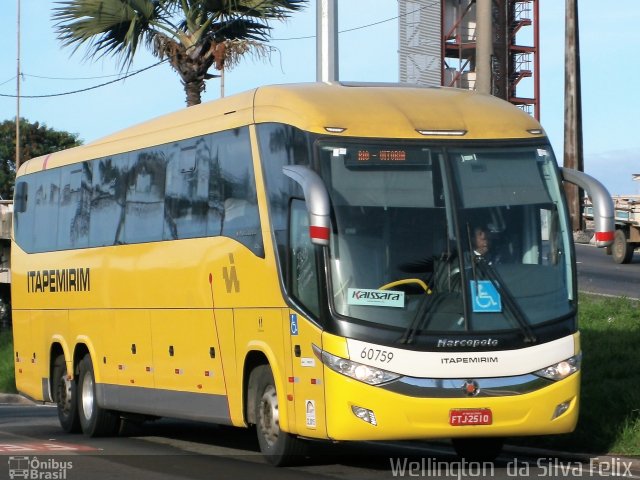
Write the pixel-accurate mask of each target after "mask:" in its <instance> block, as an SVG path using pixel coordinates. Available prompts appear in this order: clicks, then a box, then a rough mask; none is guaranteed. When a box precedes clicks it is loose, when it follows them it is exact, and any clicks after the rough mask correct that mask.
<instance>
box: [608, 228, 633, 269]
mask: <svg viewBox="0 0 640 480" xmlns="http://www.w3.org/2000/svg"><path fill="white" fill-rule="evenodd" d="M633 247H634V245H633V243H629V242H627V234H626V233H625V231H624V230H623V229H621V228H618V229H616V233H615V234H614V236H613V246H612V248H611V254H612V255H613V261H614V262H616V263H629V262H630V261H631V259H632V258H633Z"/></svg>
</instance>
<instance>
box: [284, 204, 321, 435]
mask: <svg viewBox="0 0 640 480" xmlns="http://www.w3.org/2000/svg"><path fill="white" fill-rule="evenodd" d="M289 225H290V231H289V248H288V252H289V262H288V264H289V268H290V270H289V275H288V277H289V279H288V283H289V286H288V289H289V291H290V293H291V295H292V296H293V297H294V298H295V300H296V301H297V302H299V303H300V304H302V305H303V306H304V307H305V308H306V309H307V310H309V312H310V313H311V314H315V315H316V316H318V315H319V290H318V288H319V285H318V278H319V277H318V275H319V272H318V261H317V258H318V255H319V249H320V248H321V247H319V246H316V245H313V244H312V243H311V239H310V238H309V213H308V211H307V208H306V206H305V202H304V201H303V200H296V199H294V200H292V203H291V210H290V221H289ZM309 316H310V315H309ZM285 322H287V323H288V331H289V335H288V337H289V339H290V343H289V345H288V348H289V349H290V358H291V361H292V374H293V375H292V378H290V380H292V381H293V395H294V405H295V418H296V425H297V427H298V434H299V435H303V436H305V437H325V436H326V423H325V405H324V378H323V369H322V363H321V362H320V360H319V359H318V358H317V357H316V356H315V354H314V352H313V345H316V346H317V347H321V346H322V343H321V342H322V341H321V335H322V329H321V328H320V327H319V326H318V325H316V324H315V323H314V322H312V321H310V320H309V318H307V316H306V315H305V314H302V313H300V312H297V311H295V310H293V309H289V311H288V318H287V319H285ZM285 344H286V342H285Z"/></svg>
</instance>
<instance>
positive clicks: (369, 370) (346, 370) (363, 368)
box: [313, 345, 400, 385]
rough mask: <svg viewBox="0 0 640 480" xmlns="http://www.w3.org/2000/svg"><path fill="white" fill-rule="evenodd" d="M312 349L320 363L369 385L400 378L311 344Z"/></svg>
mask: <svg viewBox="0 0 640 480" xmlns="http://www.w3.org/2000/svg"><path fill="white" fill-rule="evenodd" d="M313 350H314V352H315V354H316V355H317V356H318V358H319V359H320V360H321V361H322V363H324V364H325V365H326V366H327V367H329V368H330V369H331V370H333V371H334V372H338V373H341V374H342V375H345V376H347V377H351V378H354V379H356V380H358V381H360V382H364V383H368V384H369V385H380V384H382V383H387V382H390V381H392V380H395V379H397V378H400V375H398V374H397V373H392V372H388V371H386V370H382V369H381V368H376V367H370V366H369V365H363V364H362V363H358V362H354V361H352V360H347V359H346V358H342V357H337V356H335V355H331V354H330V353H327V352H325V351H323V350H320V348H318V347H316V346H315V345H314V346H313Z"/></svg>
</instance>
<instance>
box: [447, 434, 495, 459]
mask: <svg viewBox="0 0 640 480" xmlns="http://www.w3.org/2000/svg"><path fill="white" fill-rule="evenodd" d="M451 442H452V443H453V448H454V449H455V451H456V454H458V456H459V457H460V458H464V459H465V460H467V461H470V462H493V461H494V460H495V459H496V458H498V455H500V453H501V452H502V447H503V446H504V438H501V437H477V438H454V439H452V440H451Z"/></svg>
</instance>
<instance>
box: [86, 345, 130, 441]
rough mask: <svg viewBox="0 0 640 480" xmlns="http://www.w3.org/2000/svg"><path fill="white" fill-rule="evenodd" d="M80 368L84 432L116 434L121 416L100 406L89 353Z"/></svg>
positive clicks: (103, 434) (93, 434)
mask: <svg viewBox="0 0 640 480" xmlns="http://www.w3.org/2000/svg"><path fill="white" fill-rule="evenodd" d="M78 370H79V372H80V373H79V375H78V413H79V417H80V426H81V427H82V432H83V433H84V434H85V435H87V436H89V437H104V436H109V435H115V434H116V433H117V431H118V428H119V427H120V417H119V415H118V414H116V413H115V412H112V411H111V410H105V409H104V408H102V407H100V406H98V402H97V401H96V382H95V375H94V374H93V363H92V362H91V357H90V356H89V355H85V357H84V358H83V359H82V361H81V362H80V365H79V367H78Z"/></svg>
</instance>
